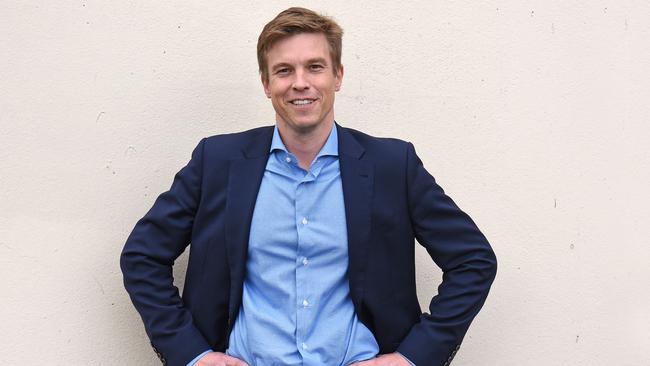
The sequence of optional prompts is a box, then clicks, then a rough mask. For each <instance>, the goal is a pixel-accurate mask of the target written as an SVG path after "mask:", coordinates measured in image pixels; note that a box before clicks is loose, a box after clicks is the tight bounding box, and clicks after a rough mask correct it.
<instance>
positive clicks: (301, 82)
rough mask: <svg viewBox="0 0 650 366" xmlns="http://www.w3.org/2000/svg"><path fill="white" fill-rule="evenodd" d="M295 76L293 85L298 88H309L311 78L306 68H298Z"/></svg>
mask: <svg viewBox="0 0 650 366" xmlns="http://www.w3.org/2000/svg"><path fill="white" fill-rule="evenodd" d="M294 75H295V77H294V79H293V85H292V87H293V88H294V89H296V90H307V89H309V79H308V77H307V73H306V72H305V71H304V70H296V72H295V74H294Z"/></svg>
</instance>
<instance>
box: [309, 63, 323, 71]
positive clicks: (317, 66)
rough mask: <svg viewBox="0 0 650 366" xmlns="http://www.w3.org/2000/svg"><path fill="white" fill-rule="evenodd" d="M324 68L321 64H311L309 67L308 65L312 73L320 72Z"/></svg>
mask: <svg viewBox="0 0 650 366" xmlns="http://www.w3.org/2000/svg"><path fill="white" fill-rule="evenodd" d="M324 68H325V66H323V65H321V64H311V65H309V69H310V70H312V71H320V70H322V69H324Z"/></svg>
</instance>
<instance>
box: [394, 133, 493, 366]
mask: <svg viewBox="0 0 650 366" xmlns="http://www.w3.org/2000/svg"><path fill="white" fill-rule="evenodd" d="M407 150H408V151H407V180H408V182H407V184H408V200H409V211H410V215H411V223H412V226H413V231H414V233H415V237H416V239H417V241H418V242H419V243H420V244H422V245H423V246H424V247H425V248H426V250H427V252H428V253H429V255H430V256H431V258H432V259H433V260H434V262H435V263H436V264H437V265H438V266H439V267H440V268H441V269H442V271H443V281H442V283H441V284H440V286H439V288H438V295H437V296H435V297H434V298H433V299H432V300H431V303H430V305H429V311H430V314H426V313H425V314H422V316H421V318H420V322H419V323H417V324H415V325H414V326H413V327H412V328H411V330H410V332H409V333H408V334H407V336H406V337H405V339H404V340H403V341H402V343H401V344H400V346H399V347H398V349H397V351H398V352H399V353H401V354H402V355H404V356H405V357H406V358H407V359H408V360H410V361H412V362H413V363H414V364H416V365H418V366H426V365H435V366H443V365H448V364H449V362H451V360H452V359H453V357H454V355H455V354H456V351H457V350H458V348H459V347H460V343H461V341H462V339H463V337H464V336H465V333H466V332H467V329H468V328H469V325H470V323H471V322H472V320H473V319H474V317H475V316H476V314H478V312H479V310H480V309H481V307H482V306H483V303H484V302H485V299H486V297H487V295H488V291H489V289H490V285H491V284H492V281H493V280H494V277H495V275H496V257H495V255H494V252H493V251H492V248H491V247H490V244H489V243H488V241H487V240H486V239H485V237H484V236H483V234H481V232H480V231H479V229H478V228H477V227H476V225H475V224H474V222H473V221H472V219H471V218H470V217H469V216H468V215H467V214H465V213H464V212H463V211H461V210H460V209H459V208H458V207H457V206H456V204H455V203H454V202H453V201H452V200H451V199H450V198H449V197H448V196H447V195H445V193H444V191H443V190H442V188H440V186H438V185H437V184H436V182H435V180H434V178H433V177H432V176H431V175H430V174H429V173H428V172H427V171H426V170H425V169H424V167H423V165H422V161H421V160H420V159H419V158H418V156H417V155H416V154H415V149H414V148H413V145H412V144H410V143H409V144H408V149H407Z"/></svg>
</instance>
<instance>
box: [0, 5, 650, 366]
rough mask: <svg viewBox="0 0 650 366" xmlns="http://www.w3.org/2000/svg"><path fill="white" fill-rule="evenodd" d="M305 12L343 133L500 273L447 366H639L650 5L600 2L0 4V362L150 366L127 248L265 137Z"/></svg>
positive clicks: (422, 268)
mask: <svg viewBox="0 0 650 366" xmlns="http://www.w3.org/2000/svg"><path fill="white" fill-rule="evenodd" d="M295 4H299V5H303V6H307V7H311V8H313V9H315V10H318V11H321V12H324V13H326V14H330V15H333V16H334V17H335V18H336V19H337V20H338V21H339V22H340V23H341V25H342V26H343V28H344V29H345V31H346V35H345V37H344V54H343V63H344V65H345V67H346V68H345V71H346V75H345V78H344V81H343V88H342V91H341V92H340V93H339V94H337V104H336V117H337V120H338V121H339V122H340V123H341V124H343V125H344V126H348V127H353V128H357V129H362V130H364V131H366V132H368V133H370V134H374V135H378V136H393V137H399V138H402V139H405V140H409V141H411V142H413V143H414V144H415V146H416V148H417V150H418V153H419V155H420V156H421V158H422V160H423V161H424V163H425V166H426V167H427V168H428V169H429V170H430V172H431V173H432V174H433V175H434V176H435V177H436V178H437V179H438V181H439V183H440V184H441V185H442V186H443V187H444V188H445V189H446V191H447V192H448V193H449V194H450V195H451V196H452V197H453V198H454V199H455V200H456V202H457V203H458V204H459V205H460V206H461V207H462V208H463V209H464V210H465V211H467V212H468V213H469V214H470V215H471V216H472V217H473V218H474V220H475V221H476V222H477V223H478V225H479V227H481V229H482V230H483V231H484V233H485V234H486V236H487V237H488V239H490V241H491V243H492V245H493V247H494V249H495V251H496V252H497V256H498V258H499V265H500V266H499V273H498V275H497V280H496V282H495V284H494V286H493V289H492V292H491V294H490V297H489V298H488V301H487V303H486V305H485V307H484V309H483V311H482V312H481V313H480V314H479V316H478V317H477V319H476V320H475V322H474V324H473V326H472V328H470V331H469V333H468V335H467V337H466V339H465V342H464V343H463V346H462V348H461V352H459V354H458V356H457V357H456V359H455V360H454V365H459V366H461V365H467V366H469V365H500V366H515V365H516V366H520V365H527V366H528V365H530V366H549V365H584V366H600V365H603V366H604V365H619V366H625V365H629V366H632V365H635V366H636V365H650V350H649V349H650V292H649V291H648V288H650V269H649V266H650V246H649V245H648V237H650V229H649V227H650V225H649V224H648V218H649V217H650V194H649V193H648V186H650V184H649V183H650V179H649V178H650V138H649V137H650V127H649V126H648V123H649V121H650V103H648V100H649V99H650V67H649V66H648V65H650V43H649V41H648V40H649V39H650V15H649V14H650V5H649V3H648V2H647V1H587V0H582V1H514V0H513V1H480V2H475V1H453V2H452V1H358V2H351V1H339V0H332V1H328V2H311V1H305V2H298V3H295V2H294V3H291V2H288V1H275V2H273V1H271V2H253V1H240V2H231V3H224V2H220V1H144V0H142V1H52V2H49V1H15V0H3V1H1V2H0V56H1V57H0V206H1V210H0V293H1V294H2V295H1V296H2V301H1V303H2V305H0V323H1V324H2V332H0V364H1V365H41V364H47V365H157V364H158V361H157V359H156V358H155V356H154V354H153V352H152V351H151V349H150V347H149V344H148V341H147V339H146V336H145V334H144V331H143V327H142V324H141V322H140V319H139V317H138V315H137V313H136V312H135V310H134V309H133V307H132V305H131V303H130V301H129V299H128V297H127V294H126V293H125V291H124V289H123V287H122V283H121V280H122V279H121V274H120V271H119V267H118V256H119V253H120V250H121V248H122V245H123V243H124V241H125V239H126V237H127V235H128V234H129V232H130V230H131V229H132V227H133V225H134V224H135V222H136V220H137V219H138V218H139V217H141V216H142V215H143V214H144V213H145V212H146V210H148V208H149V207H150V206H151V204H152V203H153V201H154V199H155V197H156V196H157V195H158V194H159V193H160V192H162V191H164V190H166V189H167V188H168V187H169V185H170V183H171V180H172V177H173V174H174V173H175V172H176V171H177V170H178V169H179V168H180V167H182V166H183V165H184V164H185V163H186V162H187V160H188V159H189V156H190V152H191V150H192V148H193V147H194V146H195V144H196V143H197V142H198V141H199V139H200V138H201V137H203V136H207V135H212V134H217V133H225V132H232V131H239V130H244V129H248V128H252V127H255V126H258V125H261V124H271V123H273V121H274V115H273V109H272V107H271V105H270V103H269V102H268V100H267V99H266V98H265V97H264V94H263V91H262V88H261V86H260V83H259V77H258V75H257V71H256V68H257V65H256V58H255V43H256V40H257V36H258V33H259V31H260V30H261V28H262V26H263V24H264V23H265V22H266V21H268V20H270V19H271V18H272V17H273V16H274V15H275V14H276V13H277V12H279V11H280V10H282V9H284V8H286V7H288V6H289V5H295ZM418 255H419V258H418V281H419V282H418V283H419V287H418V291H419V295H420V299H421V303H422V305H423V306H426V305H427V303H428V301H429V299H430V298H431V296H432V295H434V294H435V293H436V286H437V284H438V283H439V281H440V278H441V274H440V271H439V270H438V269H437V267H435V265H433V264H432V263H431V261H430V260H429V258H428V257H427V255H426V252H425V251H423V250H419V251H418ZM186 261H187V258H186V257H185V256H183V257H181V258H180V259H179V260H178V263H177V268H176V270H175V274H176V279H177V283H178V284H179V285H182V280H183V276H184V274H183V273H184V267H185V265H186Z"/></svg>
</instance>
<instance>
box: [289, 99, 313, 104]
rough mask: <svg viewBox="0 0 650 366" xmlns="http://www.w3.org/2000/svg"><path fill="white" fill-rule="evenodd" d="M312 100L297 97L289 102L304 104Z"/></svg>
mask: <svg viewBox="0 0 650 366" xmlns="http://www.w3.org/2000/svg"><path fill="white" fill-rule="evenodd" d="M312 102H313V100H310V99H299V100H294V101H292V102H291V104H297V105H305V104H311V103H312Z"/></svg>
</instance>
